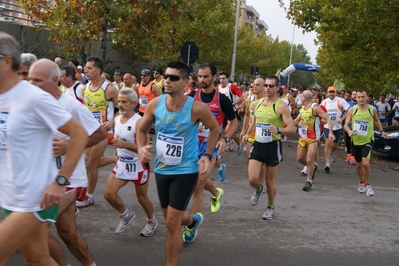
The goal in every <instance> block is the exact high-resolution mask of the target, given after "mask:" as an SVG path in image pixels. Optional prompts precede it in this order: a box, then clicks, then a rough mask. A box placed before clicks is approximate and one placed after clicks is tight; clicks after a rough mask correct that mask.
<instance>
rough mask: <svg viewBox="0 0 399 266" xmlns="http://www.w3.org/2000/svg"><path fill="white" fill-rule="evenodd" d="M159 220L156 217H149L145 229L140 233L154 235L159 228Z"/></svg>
mask: <svg viewBox="0 0 399 266" xmlns="http://www.w3.org/2000/svg"><path fill="white" fill-rule="evenodd" d="M157 226H158V221H157V219H155V217H154V218H153V219H152V220H148V219H147V223H146V225H145V226H144V228H143V230H141V232H140V235H141V236H144V237H149V236H152V235H153V234H154V232H155V229H157Z"/></svg>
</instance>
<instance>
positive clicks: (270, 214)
mask: <svg viewBox="0 0 399 266" xmlns="http://www.w3.org/2000/svg"><path fill="white" fill-rule="evenodd" d="M273 212H274V209H272V208H269V207H267V208H266V212H265V213H264V214H263V216H262V219H263V220H271V219H273Z"/></svg>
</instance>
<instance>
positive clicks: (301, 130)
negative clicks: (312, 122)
mask: <svg viewBox="0 0 399 266" xmlns="http://www.w3.org/2000/svg"><path fill="white" fill-rule="evenodd" d="M298 133H299V136H301V138H303V139H308V126H304V125H301V126H299V128H298Z"/></svg>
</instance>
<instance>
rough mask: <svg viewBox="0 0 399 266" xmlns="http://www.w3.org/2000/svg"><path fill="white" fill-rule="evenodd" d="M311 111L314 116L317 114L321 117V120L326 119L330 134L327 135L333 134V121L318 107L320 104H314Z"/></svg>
mask: <svg viewBox="0 0 399 266" xmlns="http://www.w3.org/2000/svg"><path fill="white" fill-rule="evenodd" d="M313 112H314V115H315V116H318V117H320V118H321V120H322V121H326V124H327V125H328V128H329V131H330V134H329V135H334V134H333V123H332V120H331V118H330V117H329V116H328V115H327V114H326V113H325V112H324V111H323V109H321V108H320V106H315V107H314V108H313Z"/></svg>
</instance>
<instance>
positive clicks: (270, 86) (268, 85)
mask: <svg viewBox="0 0 399 266" xmlns="http://www.w3.org/2000/svg"><path fill="white" fill-rule="evenodd" d="M265 87H266V88H267V87H269V88H271V89H273V88H274V87H276V85H274V84H265Z"/></svg>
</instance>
